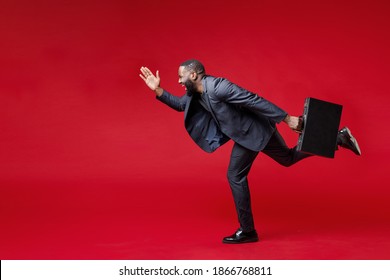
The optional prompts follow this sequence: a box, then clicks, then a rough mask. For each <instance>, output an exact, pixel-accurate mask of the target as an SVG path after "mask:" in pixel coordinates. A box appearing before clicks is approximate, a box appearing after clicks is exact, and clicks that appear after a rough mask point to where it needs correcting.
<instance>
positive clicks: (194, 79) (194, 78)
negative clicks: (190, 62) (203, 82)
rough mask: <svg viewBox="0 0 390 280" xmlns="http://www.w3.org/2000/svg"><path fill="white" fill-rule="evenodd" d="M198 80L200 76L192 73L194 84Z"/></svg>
mask: <svg viewBox="0 0 390 280" xmlns="http://www.w3.org/2000/svg"><path fill="white" fill-rule="evenodd" d="M197 79H198V74H197V73H196V72H192V73H191V80H193V81H194V82H195V81H196V80H197Z"/></svg>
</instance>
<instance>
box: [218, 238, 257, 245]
mask: <svg viewBox="0 0 390 280" xmlns="http://www.w3.org/2000/svg"><path fill="white" fill-rule="evenodd" d="M258 241H259V238H253V239H248V240H245V241H227V240H222V243H225V244H244V243H253V242H258Z"/></svg>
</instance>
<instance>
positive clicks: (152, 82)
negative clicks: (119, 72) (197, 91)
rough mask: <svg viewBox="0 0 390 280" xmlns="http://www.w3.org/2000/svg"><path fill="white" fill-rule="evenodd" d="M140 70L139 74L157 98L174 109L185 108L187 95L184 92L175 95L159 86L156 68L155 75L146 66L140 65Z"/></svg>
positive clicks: (180, 110) (182, 109) (181, 109)
mask: <svg viewBox="0 0 390 280" xmlns="http://www.w3.org/2000/svg"><path fill="white" fill-rule="evenodd" d="M140 70H141V74H139V76H140V77H141V79H142V80H144V82H145V84H146V85H147V86H148V87H149V88H150V89H151V90H153V91H154V93H155V94H156V96H157V99H158V100H160V101H161V102H163V103H165V104H166V105H168V106H169V107H171V108H172V109H175V110H176V111H179V112H182V111H184V110H185V107H186V104H187V101H188V96H187V95H186V94H185V95H184V96H182V97H177V96H174V95H172V94H170V93H168V92H167V91H165V90H164V89H162V88H161V87H160V75H159V73H158V70H157V71H156V75H154V74H153V73H152V71H150V70H149V68H147V67H141V69H140Z"/></svg>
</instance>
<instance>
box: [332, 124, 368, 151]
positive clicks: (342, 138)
mask: <svg viewBox="0 0 390 280" xmlns="http://www.w3.org/2000/svg"><path fill="white" fill-rule="evenodd" d="M337 144H338V145H340V146H341V147H343V148H346V149H348V150H351V151H352V152H354V153H355V154H356V155H358V156H360V155H361V154H362V152H361V151H360V148H359V144H358V142H357V141H356V139H355V137H353V135H352V133H351V131H350V130H349V129H348V127H344V128H343V129H341V130H340V131H339V134H338V135H337Z"/></svg>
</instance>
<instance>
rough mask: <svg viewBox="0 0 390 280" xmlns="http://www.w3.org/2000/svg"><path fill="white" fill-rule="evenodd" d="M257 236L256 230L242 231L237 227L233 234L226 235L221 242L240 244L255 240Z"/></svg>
mask: <svg viewBox="0 0 390 280" xmlns="http://www.w3.org/2000/svg"><path fill="white" fill-rule="evenodd" d="M257 241H259V237H258V236H257V232H256V230H252V231H248V232H243V231H242V229H238V230H237V231H236V232H235V233H234V234H232V235H230V236H226V237H225V238H224V239H223V240H222V242H223V243H228V244H241V243H249V242H257Z"/></svg>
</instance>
